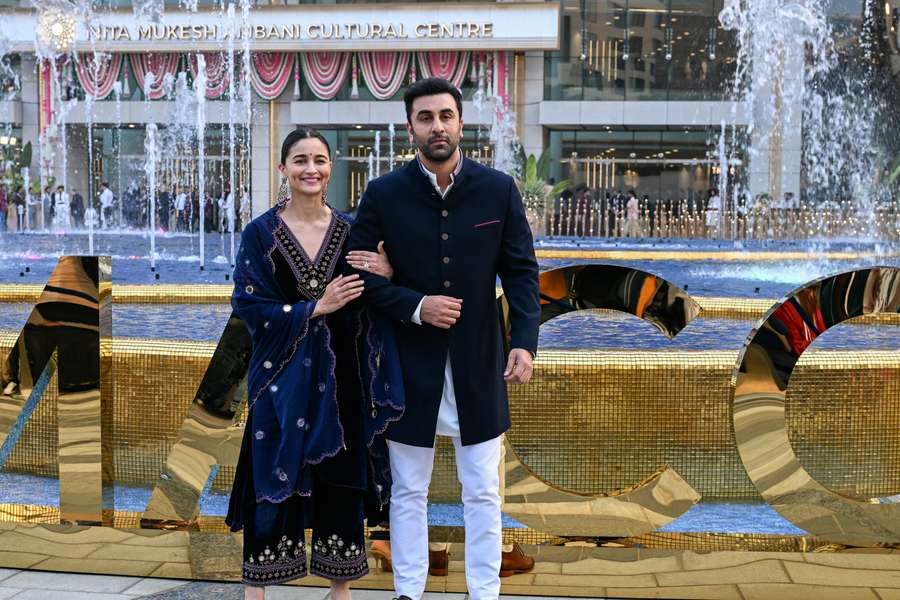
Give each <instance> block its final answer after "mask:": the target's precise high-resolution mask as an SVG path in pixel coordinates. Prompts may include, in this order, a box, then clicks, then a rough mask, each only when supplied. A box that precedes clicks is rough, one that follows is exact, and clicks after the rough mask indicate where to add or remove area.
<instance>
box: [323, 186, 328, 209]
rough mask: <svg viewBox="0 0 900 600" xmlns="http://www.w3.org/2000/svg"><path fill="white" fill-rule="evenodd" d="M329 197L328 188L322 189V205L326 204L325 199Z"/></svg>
mask: <svg viewBox="0 0 900 600" xmlns="http://www.w3.org/2000/svg"><path fill="white" fill-rule="evenodd" d="M327 197H328V188H327V187H326V188H325V189H324V190H322V206H325V199H326V198H327Z"/></svg>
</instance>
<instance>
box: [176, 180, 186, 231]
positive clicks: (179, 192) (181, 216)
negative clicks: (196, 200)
mask: <svg viewBox="0 0 900 600" xmlns="http://www.w3.org/2000/svg"><path fill="white" fill-rule="evenodd" d="M186 207H187V194H185V193H184V188H183V187H181V186H180V185H179V186H178V187H176V188H175V231H185V230H186V229H187V227H185V215H186V214H187V213H186V212H185V208H186Z"/></svg>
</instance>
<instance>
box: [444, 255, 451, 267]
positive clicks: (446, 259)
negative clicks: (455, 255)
mask: <svg viewBox="0 0 900 600" xmlns="http://www.w3.org/2000/svg"><path fill="white" fill-rule="evenodd" d="M442 260H443V261H444V264H445V265H446V264H447V263H449V262H450V257H449V256H445V257H444V258H443V259H442Z"/></svg>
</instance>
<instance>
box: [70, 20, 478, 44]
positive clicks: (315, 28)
mask: <svg viewBox="0 0 900 600" xmlns="http://www.w3.org/2000/svg"><path fill="white" fill-rule="evenodd" d="M87 34H88V40H89V41H95V42H117V41H185V42H189V41H216V40H227V39H228V38H229V37H231V36H232V35H233V36H234V38H235V39H243V38H245V37H246V38H250V39H252V40H297V41H300V40H304V39H306V40H390V39H396V40H400V39H457V40H458V39H478V38H492V37H494V24H493V23H491V22H475V21H456V22H447V23H444V22H423V23H416V24H414V25H413V26H412V27H407V24H406V23H305V24H300V23H292V24H287V25H284V24H280V25H275V24H271V25H260V24H254V25H249V26H247V27H243V28H236V29H235V30H234V33H232V30H231V29H230V28H228V27H221V26H219V25H215V24H205V25H187V24H181V25H171V24H165V25H162V24H161V25H153V24H151V25H139V26H137V27H133V26H129V25H89V26H88V28H87Z"/></svg>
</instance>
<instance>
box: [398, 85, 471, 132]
mask: <svg viewBox="0 0 900 600" xmlns="http://www.w3.org/2000/svg"><path fill="white" fill-rule="evenodd" d="M438 94H450V95H451V96H453V99H454V100H455V101H456V112H458V113H459V117H460V118H462V94H461V93H460V91H459V89H458V88H457V87H456V86H455V85H453V84H452V83H450V82H449V81H447V80H446V79H441V78H440V77H428V78H426V79H420V80H418V81H417V82H415V83H414V84H412V85H411V86H409V88H408V89H407V90H406V93H405V94H403V102H404V104H406V120H407V121H409V122H410V123H412V105H413V100H415V99H416V98H421V97H422V96H437V95H438Z"/></svg>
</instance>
